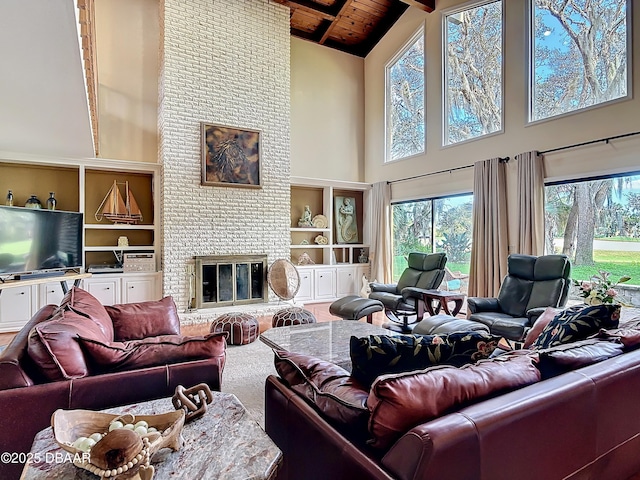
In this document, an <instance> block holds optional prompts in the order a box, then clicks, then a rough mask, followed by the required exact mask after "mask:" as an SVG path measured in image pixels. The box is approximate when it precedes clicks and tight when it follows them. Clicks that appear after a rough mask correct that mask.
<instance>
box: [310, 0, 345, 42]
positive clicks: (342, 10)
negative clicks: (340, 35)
mask: <svg viewBox="0 0 640 480" xmlns="http://www.w3.org/2000/svg"><path fill="white" fill-rule="evenodd" d="M352 2H353V0H344V1H343V2H342V6H341V7H340V10H339V11H338V14H337V15H336V18H335V19H334V20H333V21H332V22H331V25H329V28H327V29H326V30H325V32H324V34H323V35H322V37H321V38H320V41H319V42H318V43H319V44H320V45H323V44H324V42H326V41H327V38H329V36H330V35H331V31H332V30H333V29H334V27H335V26H336V25H337V23H338V22H339V21H340V19H341V18H342V17H343V16H344V14H345V12H346V11H347V9H348V8H349V6H350V5H351V3H352ZM336 4H337V2H336Z"/></svg>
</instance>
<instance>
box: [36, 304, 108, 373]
mask: <svg viewBox="0 0 640 480" xmlns="http://www.w3.org/2000/svg"><path fill="white" fill-rule="evenodd" d="M78 335H82V336H84V337H86V338H92V339H95V340H99V341H105V342H106V341H108V339H107V338H106V336H105V334H104V332H103V330H102V329H101V327H100V325H99V324H98V323H96V322H94V321H93V320H92V319H91V318H87V317H85V316H83V315H80V314H78V313H75V312H74V311H72V310H58V312H57V313H56V314H55V315H54V317H53V318H52V319H51V320H49V321H47V322H44V323H40V324H38V325H36V326H34V327H33V328H32V329H31V332H30V333H29V340H28V347H27V352H28V353H29V356H30V357H31V359H32V360H33V362H34V363H35V364H36V365H37V366H38V368H39V369H40V371H41V372H42V374H43V375H44V377H45V378H46V379H47V380H50V381H57V380H65V379H67V380H68V379H72V378H82V377H86V376H87V375H88V373H89V371H88V368H87V363H86V361H85V358H84V354H83V352H82V349H81V348H80V345H79V344H78V342H77V340H76V337H77V336H78Z"/></svg>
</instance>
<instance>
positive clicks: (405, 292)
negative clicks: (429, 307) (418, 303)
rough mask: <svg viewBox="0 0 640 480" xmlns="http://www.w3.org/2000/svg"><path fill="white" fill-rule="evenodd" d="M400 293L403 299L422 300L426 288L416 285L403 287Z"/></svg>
mask: <svg viewBox="0 0 640 480" xmlns="http://www.w3.org/2000/svg"><path fill="white" fill-rule="evenodd" d="M400 293H401V294H402V298H404V299H405V300H406V299H407V298H417V299H418V300H422V299H423V298H424V294H425V293H427V290H425V289H424V288H418V287H405V288H403V289H402V291H401V292H400Z"/></svg>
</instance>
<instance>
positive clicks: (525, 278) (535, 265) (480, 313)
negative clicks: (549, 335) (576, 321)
mask: <svg viewBox="0 0 640 480" xmlns="http://www.w3.org/2000/svg"><path fill="white" fill-rule="evenodd" d="M507 262H508V274H507V276H506V277H505V278H504V280H503V281H502V285H501V286H500V291H499V292H498V297H497V298H483V297H469V298H467V307H468V309H469V311H470V312H471V315H470V316H469V320H473V321H475V322H480V323H484V324H485V325H487V326H488V327H489V330H490V331H491V333H492V334H493V335H498V336H503V337H506V338H508V339H511V340H516V341H517V340H521V339H522V338H523V337H524V335H525V333H526V331H527V330H528V329H529V328H530V327H531V326H532V325H533V322H535V320H536V318H538V317H539V316H540V314H542V312H543V311H544V309H545V308H546V307H555V308H559V307H563V306H564V305H565V304H566V302H567V295H568V293H569V286H570V284H571V281H570V279H569V274H570V273H571V263H570V262H569V259H568V258H567V256H566V255H543V256H540V257H535V256H532V255H521V254H513V255H509V258H508V259H507Z"/></svg>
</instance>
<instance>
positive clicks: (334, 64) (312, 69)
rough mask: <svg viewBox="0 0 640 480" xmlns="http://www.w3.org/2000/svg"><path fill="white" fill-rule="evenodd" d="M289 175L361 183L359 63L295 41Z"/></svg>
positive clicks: (361, 71) (361, 81) (361, 74)
mask: <svg viewBox="0 0 640 480" xmlns="http://www.w3.org/2000/svg"><path fill="white" fill-rule="evenodd" d="M291 174H292V175H294V176H300V177H312V178H326V179H331V180H347V181H356V182H357V181H362V180H363V179H364V60H363V59H362V58H360V57H356V56H353V55H349V54H347V53H343V52H339V51H337V50H333V49H330V48H327V47H323V46H321V45H317V44H314V43H311V42H307V41H304V40H300V39H297V38H294V37H291Z"/></svg>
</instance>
